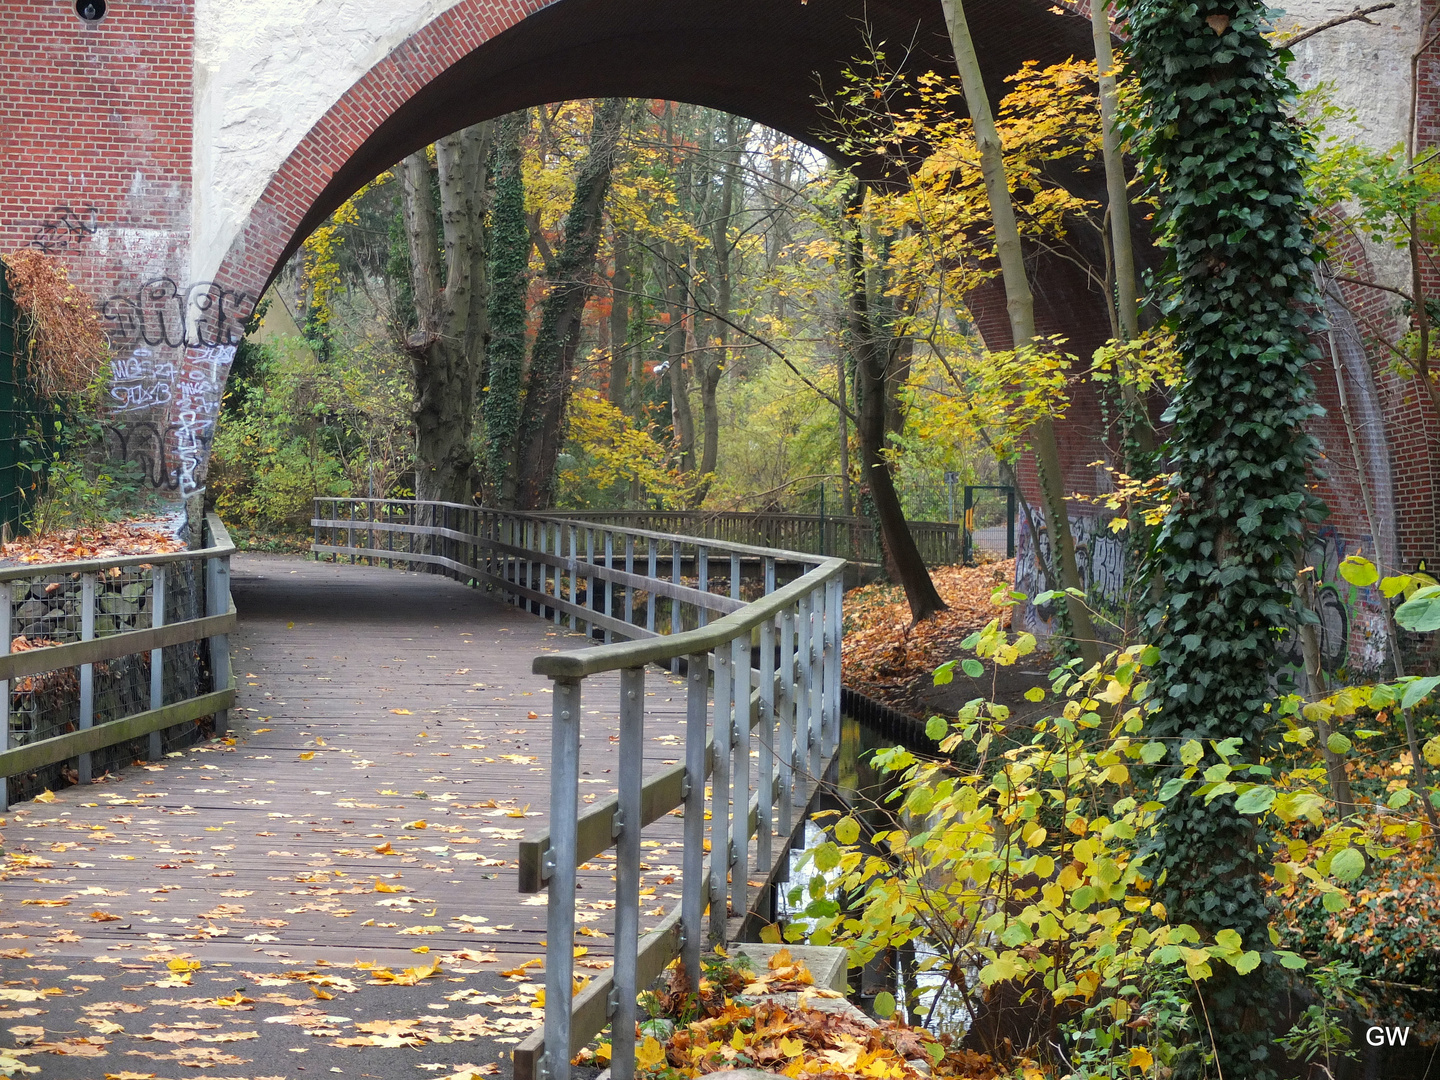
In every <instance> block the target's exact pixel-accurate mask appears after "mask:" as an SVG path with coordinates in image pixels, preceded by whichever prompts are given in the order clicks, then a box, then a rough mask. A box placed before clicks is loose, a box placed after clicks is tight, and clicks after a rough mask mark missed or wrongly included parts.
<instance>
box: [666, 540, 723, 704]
mask: <svg viewBox="0 0 1440 1080" xmlns="http://www.w3.org/2000/svg"><path fill="white" fill-rule="evenodd" d="M684 561H685V558H684V549H683V548H682V547H681V545H680V541H678V540H671V541H670V580H671V582H672V583H673V584H675V585H679V584H680V567H681V565H682V564H683V563H684ZM684 629H685V617H684V612H683V611H682V610H681V607H680V600H679V598H678V597H674V598H671V600H670V633H672V634H678V633H680V632H681V631H683V630H684ZM670 674H671V675H678V674H680V658H679V657H678V656H674V657H671V658H670ZM715 707H716V708H717V709H718V708H719V707H720V703H719V701H718V700H717V701H716V703H715Z"/></svg>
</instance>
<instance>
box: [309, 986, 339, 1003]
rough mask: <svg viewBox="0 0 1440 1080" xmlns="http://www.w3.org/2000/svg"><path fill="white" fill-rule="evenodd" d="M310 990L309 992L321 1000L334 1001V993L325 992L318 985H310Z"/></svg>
mask: <svg viewBox="0 0 1440 1080" xmlns="http://www.w3.org/2000/svg"><path fill="white" fill-rule="evenodd" d="M310 992H311V993H312V994H314V995H315V996H316V997H317V998H319V999H320V1000H321V1001H334V1000H335V995H334V994H329V993H326V992H325V991H324V990H321V989H320V987H318V986H312V987H310Z"/></svg>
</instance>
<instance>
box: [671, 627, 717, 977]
mask: <svg viewBox="0 0 1440 1080" xmlns="http://www.w3.org/2000/svg"><path fill="white" fill-rule="evenodd" d="M685 667H686V670H687V673H688V674H687V683H688V685H687V688H686V697H685V784H686V788H685V850H684V852H683V853H682V856H681V857H682V859H683V864H682V866H681V868H680V869H681V885H680V893H681V899H680V927H681V932H682V933H683V934H684V941H683V942H682V944H681V946H680V956H681V962H682V963H683V964H684V966H685V975H686V978H687V980H688V982H689V984H690V988H691V989H692V990H698V989H699V987H700V951H701V950H700V937H701V931H700V918H701V915H702V913H703V912H704V910H705V898H706V893H707V892H708V891H709V890H708V889H707V888H706V884H707V883H706V882H705V881H704V880H703V878H704V875H705V733H706V731H707V730H708V728H709V724H708V723H707V721H708V720H709V717H708V716H707V709H706V698H707V696H708V691H709V688H710V687H709V683H710V677H709V675H710V658H709V656H708V654H706V653H695V654H692V655H691V656H689V657H688V658H687V659H686V661H685ZM717 715H718V711H717ZM710 865H711V867H712V870H711V873H714V870H713V868H714V867H715V866H717V865H719V860H718V859H714V858H712V859H711V860H710Z"/></svg>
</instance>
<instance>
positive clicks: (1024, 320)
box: [941, 0, 1100, 666]
mask: <svg viewBox="0 0 1440 1080" xmlns="http://www.w3.org/2000/svg"><path fill="white" fill-rule="evenodd" d="M941 7H942V8H943V9H944V12H945V22H946V24H947V25H948V26H949V29H950V44H951V46H952V48H953V49H954V50H955V64H956V66H957V67H958V68H959V70H960V83H961V85H962V87H963V88H964V91H965V104H966V106H967V107H968V108H969V110H970V120H971V123H972V124H973V126H974V129H975V145H976V148H977V149H978V150H979V152H980V172H981V175H982V176H983V177H984V180H985V193H986V195H987V196H988V198H989V203H990V216H991V219H992V220H993V222H994V225H995V250H996V254H997V255H998V256H999V259H1000V272H1001V277H1002V280H1003V281H1004V283H1005V309H1006V311H1007V312H1008V313H1009V316H1010V334H1011V337H1012V338H1013V339H1014V346H1015V348H1017V349H1019V348H1023V347H1024V346H1025V345H1028V344H1029V343H1030V342H1032V341H1034V340H1035V297H1034V294H1033V293H1031V291H1030V279H1029V276H1028V275H1027V273H1026V270H1025V252H1024V248H1023V247H1022V245H1021V242H1020V227H1019V225H1018V224H1016V221H1015V207H1014V204H1013V203H1012V202H1011V201H1010V187H1009V182H1008V180H1007V178H1006V175H1005V156H1004V147H1003V146H1002V145H1001V142H1000V134H999V132H998V131H997V130H996V129H995V118H994V116H993V115H992V114H991V111H990V99H989V96H988V95H987V94H986V91H985V80H984V79H983V78H982V76H981V74H980V61H979V59H978V58H977V57H976V55H975V42H974V41H973V40H972V39H971V37H970V27H969V24H968V23H967V22H966V21H965V9H964V7H963V5H962V0H941ZM1030 439H1031V443H1032V444H1033V446H1034V448H1035V463H1036V466H1037V472H1038V473H1039V476H1040V491H1041V496H1042V498H1043V499H1044V502H1045V521H1046V530H1047V532H1048V533H1049V535H1050V548H1051V555H1052V557H1053V558H1054V559H1055V564H1056V567H1057V569H1058V571H1059V573H1060V580H1061V583H1062V584H1063V585H1064V587H1065V589H1066V590H1067V592H1066V595H1065V608H1066V613H1067V614H1068V615H1069V617H1070V631H1071V633H1072V634H1073V635H1074V639H1075V645H1076V647H1077V648H1078V649H1079V650H1080V657H1081V659H1082V660H1083V661H1084V662H1085V664H1086V665H1087V666H1088V665H1091V664H1094V663H1096V662H1097V661H1098V660H1099V659H1100V647H1099V641H1098V639H1097V637H1096V634H1095V627H1094V624H1093V623H1092V622H1091V620H1090V611H1089V609H1088V608H1087V607H1086V606H1085V602H1084V600H1082V599H1080V598H1079V597H1077V596H1072V595H1070V593H1069V591H1068V590H1070V589H1074V590H1076V591H1079V590H1080V589H1081V588H1082V587H1083V586H1082V583H1081V581H1080V568H1079V565H1078V564H1077V563H1076V560H1075V539H1074V537H1073V536H1072V535H1071V532H1070V513H1069V510H1068V508H1067V507H1066V505H1065V477H1064V474H1063V473H1062V472H1061V469H1060V450H1059V447H1058V445H1057V444H1056V442H1055V426H1054V424H1053V423H1051V421H1050V420H1049V419H1048V418H1046V419H1042V420H1040V421H1038V422H1036V424H1035V426H1034V428H1033V429H1032V430H1031V433H1030Z"/></svg>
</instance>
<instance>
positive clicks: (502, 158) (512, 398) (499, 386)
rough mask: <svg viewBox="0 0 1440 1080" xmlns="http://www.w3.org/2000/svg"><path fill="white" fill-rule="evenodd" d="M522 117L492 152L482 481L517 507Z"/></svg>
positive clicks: (523, 263) (525, 240)
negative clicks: (492, 197)
mask: <svg viewBox="0 0 1440 1080" xmlns="http://www.w3.org/2000/svg"><path fill="white" fill-rule="evenodd" d="M527 126H528V117H527V114H526V113H524V112H518V113H511V114H510V115H509V116H506V117H505V118H504V119H502V120H501V121H500V134H499V138H498V139H497V141H496V147H495V208H494V210H493V212H492V216H491V237H490V252H491V255H490V349H489V374H490V381H489V386H488V389H486V391H485V396H484V416H485V480H486V487H487V489H488V499H489V500H490V501H493V502H494V503H495V504H497V505H499V506H502V507H510V506H514V504H515V436H516V434H517V433H518V432H519V430H520V387H521V379H522V377H523V375H524V372H525V291H526V288H527V286H528V278H527V272H528V270H529V266H530V228H529V225H528V223H527V222H526V220H525V178H524V176H523V175H522V173H521V168H520V166H521V140H522V139H523V137H524V134H525V128H526V127H527Z"/></svg>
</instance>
